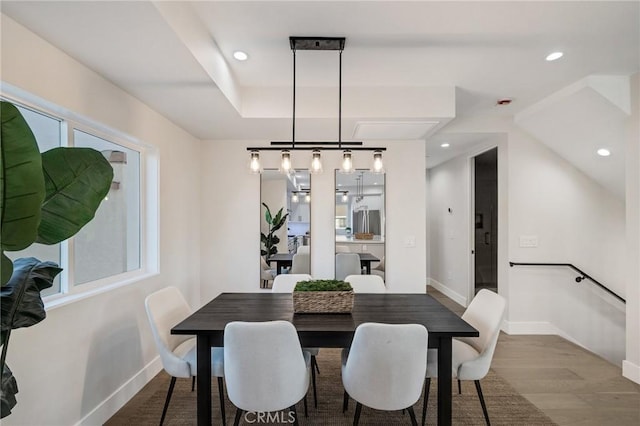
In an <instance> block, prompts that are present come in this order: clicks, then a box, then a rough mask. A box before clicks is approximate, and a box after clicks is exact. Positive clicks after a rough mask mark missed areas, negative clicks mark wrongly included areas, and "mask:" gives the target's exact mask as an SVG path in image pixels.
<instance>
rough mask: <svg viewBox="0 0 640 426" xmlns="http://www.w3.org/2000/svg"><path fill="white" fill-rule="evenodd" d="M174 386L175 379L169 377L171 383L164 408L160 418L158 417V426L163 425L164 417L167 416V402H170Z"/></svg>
mask: <svg viewBox="0 0 640 426" xmlns="http://www.w3.org/2000/svg"><path fill="white" fill-rule="evenodd" d="M175 385H176V378H175V377H171V383H169V391H168V392H167V399H165V401H164V408H163V409H162V417H160V426H162V424H163V423H164V416H166V415H167V408H169V401H171V394H172V393H173V388H174V387H175Z"/></svg>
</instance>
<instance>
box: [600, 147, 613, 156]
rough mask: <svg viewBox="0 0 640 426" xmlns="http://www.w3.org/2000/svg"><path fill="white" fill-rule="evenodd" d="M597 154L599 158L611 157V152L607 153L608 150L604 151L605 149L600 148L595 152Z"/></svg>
mask: <svg viewBox="0 0 640 426" xmlns="http://www.w3.org/2000/svg"><path fill="white" fill-rule="evenodd" d="M597 153H598V155H599V156H601V157H608V156H610V155H611V151H609V150H608V149H606V148H600V149H599V150H598V151H597Z"/></svg>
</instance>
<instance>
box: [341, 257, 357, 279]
mask: <svg viewBox="0 0 640 426" xmlns="http://www.w3.org/2000/svg"><path fill="white" fill-rule="evenodd" d="M361 273H362V269H361V267H360V255H358V253H337V254H336V280H344V279H345V278H346V277H348V276H349V275H360V274H361Z"/></svg>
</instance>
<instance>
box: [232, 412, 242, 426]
mask: <svg viewBox="0 0 640 426" xmlns="http://www.w3.org/2000/svg"><path fill="white" fill-rule="evenodd" d="M241 416H242V410H241V409H239V408H236V418H235V419H234V420H233V426H238V425H239V424H240V417H241Z"/></svg>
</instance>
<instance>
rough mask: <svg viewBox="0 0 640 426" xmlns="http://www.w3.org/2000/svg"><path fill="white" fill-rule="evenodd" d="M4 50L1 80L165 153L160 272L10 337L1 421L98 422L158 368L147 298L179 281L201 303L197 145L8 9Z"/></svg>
mask: <svg viewBox="0 0 640 426" xmlns="http://www.w3.org/2000/svg"><path fill="white" fill-rule="evenodd" d="M1 50H2V80H3V82H7V83H10V84H11V85H13V86H17V87H19V88H21V89H24V90H25V91H27V92H30V93H32V94H34V95H36V96H38V97H40V98H43V99H45V100H46V101H49V102H52V103H54V104H57V105H59V106H61V107H63V108H66V109H68V110H70V111H73V112H75V113H78V114H80V115H83V116H85V117H88V118H90V119H92V120H95V121H97V122H100V123H102V124H104V125H106V126H110V127H112V128H114V129H116V130H119V131H121V132H123V133H126V134H129V135H131V136H132V137H134V138H136V139H138V140H140V141H143V142H144V143H147V144H149V145H151V146H152V147H154V148H155V149H156V150H157V153H158V155H159V158H160V176H159V179H160V191H159V192H160V200H159V209H160V220H161V221H160V226H159V237H158V238H157V239H159V241H160V259H159V268H160V273H159V274H158V275H155V276H153V277H151V278H148V279H145V280H142V281H139V282H136V283H134V284H131V285H127V286H124V287H120V288H118V289H115V290H112V291H109V292H107V293H103V294H100V295H96V296H93V297H90V298H87V299H84V300H80V301H76V302H73V303H71V304H68V305H64V306H61V307H57V308H55V309H53V310H50V311H49V312H48V313H47V318H46V319H45V320H44V321H43V322H42V323H40V324H38V325H36V326H33V327H30V328H26V329H19V330H16V331H14V333H13V334H12V336H11V342H10V345H9V353H8V359H7V362H8V365H9V366H10V367H11V369H12V370H13V372H14V374H15V376H16V378H17V380H18V386H19V388H20V392H19V393H18V395H17V398H18V405H17V406H16V407H15V409H14V411H13V414H12V415H11V416H9V417H7V418H5V419H3V421H2V423H3V424H5V425H12V424H29V425H33V424H67V425H68V424H75V423H77V422H79V421H81V419H84V421H85V422H86V423H87V424H100V423H102V422H104V421H105V420H106V419H108V418H109V417H110V416H111V415H112V414H113V413H114V412H115V411H116V410H117V409H118V408H119V407H120V405H121V404H123V403H124V402H126V400H127V399H128V398H129V397H130V396H131V395H133V394H134V393H135V392H137V391H138V390H139V389H140V388H141V387H142V386H143V385H144V384H145V383H146V381H147V380H148V379H149V378H150V377H152V376H153V375H154V374H155V373H156V372H157V371H159V368H160V363H159V362H158V360H157V352H156V348H155V345H154V343H153V339H152V336H151V331H150V329H149V325H148V321H147V318H146V315H145V312H144V298H145V297H146V295H148V294H149V293H151V292H153V291H154V290H157V289H159V288H161V287H164V286H167V285H174V286H177V287H178V288H180V289H181V290H182V291H183V292H184V294H185V297H186V298H187V300H188V301H190V302H191V303H192V305H193V306H197V305H198V303H199V301H200V291H199V290H200V289H199V285H200V234H199V229H200V209H199V203H200V201H199V199H200V195H201V191H200V190H201V187H200V180H199V174H200V160H199V157H200V142H199V141H198V140H196V139H195V138H193V137H192V136H191V135H189V134H187V133H186V132H184V131H183V130H181V129H180V128H178V127H176V126H175V125H174V124H172V123H171V122H169V121H168V120H166V119H165V118H163V117H162V116H160V115H159V114H158V113H156V112H155V111H153V110H151V109H150V108H148V107H147V106H145V105H144V104H142V103H141V102H140V101H138V100H137V99H135V98H133V97H132V96H130V95H128V94H126V93H125V92H123V91H122V90H120V89H119V88H117V87H116V86H114V85H113V84H112V83H110V82H109V81H107V80H105V79H104V78H102V77H101V76H99V75H97V74H96V73H94V72H93V71H92V70H90V69H88V68H87V67H85V66H83V65H81V64H80V63H78V62H76V61H75V60H74V59H73V58H71V57H69V56H68V55H66V54H65V53H63V52H62V51H60V50H58V49H56V48H54V47H53V46H51V45H50V44H48V43H47V42H45V41H44V40H42V39H40V38H39V37H37V36H36V35H34V34H33V33H31V32H30V31H28V30H26V29H25V28H24V27H22V26H20V25H18V24H16V23H15V22H14V21H12V20H11V19H9V18H7V17H5V16H4V15H2V49H1ZM245 162H246V161H245ZM255 282H258V280H257V278H256V280H255ZM147 366H148V368H147V369H145V367H147ZM121 387H122V388H121ZM94 410H95V411H94Z"/></svg>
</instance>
